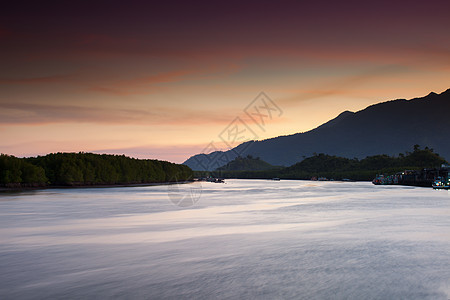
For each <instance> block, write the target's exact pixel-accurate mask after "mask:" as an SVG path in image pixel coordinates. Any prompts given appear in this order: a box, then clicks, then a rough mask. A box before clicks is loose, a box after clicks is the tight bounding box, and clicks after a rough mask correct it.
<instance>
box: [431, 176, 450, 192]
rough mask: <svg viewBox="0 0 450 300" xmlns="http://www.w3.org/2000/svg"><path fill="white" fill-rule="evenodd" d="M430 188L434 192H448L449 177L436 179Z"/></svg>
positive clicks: (449, 186)
mask: <svg viewBox="0 0 450 300" xmlns="http://www.w3.org/2000/svg"><path fill="white" fill-rule="evenodd" d="M432 187H433V189H435V190H448V189H449V188H450V176H448V177H447V178H444V177H440V176H439V177H436V179H435V180H434V181H433V183H432Z"/></svg>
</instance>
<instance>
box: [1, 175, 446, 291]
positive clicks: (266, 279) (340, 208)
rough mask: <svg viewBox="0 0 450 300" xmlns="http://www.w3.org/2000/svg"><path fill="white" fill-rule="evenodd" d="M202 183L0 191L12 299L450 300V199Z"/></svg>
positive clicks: (387, 190) (367, 187) (421, 193)
mask: <svg viewBox="0 0 450 300" xmlns="http://www.w3.org/2000/svg"><path fill="white" fill-rule="evenodd" d="M200 185H201V188H202V194H201V199H200V200H199V202H198V203H196V204H195V205H194V206H191V207H185V208H183V207H178V206H175V205H173V203H172V202H171V201H170V199H169V197H168V187H167V186H151V187H130V188H92V189H53V190H41V191H32V192H25V193H18V194H0V299H49V298H52V299H80V298H88V299H89V298H98V299H104V298H108V297H114V298H130V299H133V298H136V299H180V298H185V299H187V298H189V299H211V298H214V299H216V298H219V299H237V298H240V299H250V298H252V299H253V298H262V299H312V298H314V299H394V298H395V299H449V298H450V195H449V192H447V191H434V190H432V189H426V188H415V187H398V186H390V187H382V186H373V185H372V184H370V183H352V182H346V183H342V182H308V181H279V182H276V181H265V180H246V181H245V180H228V181H227V183H226V184H217V183H201V184H200V183H195V184H186V185H182V186H181V189H182V190H183V191H185V192H186V193H189V191H191V190H192V189H193V188H194V189H197V188H200ZM197 191H198V190H197Z"/></svg>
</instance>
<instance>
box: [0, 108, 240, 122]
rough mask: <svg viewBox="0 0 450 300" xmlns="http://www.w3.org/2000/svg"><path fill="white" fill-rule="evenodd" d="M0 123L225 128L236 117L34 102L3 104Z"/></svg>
mask: <svg viewBox="0 0 450 300" xmlns="http://www.w3.org/2000/svg"><path fill="white" fill-rule="evenodd" d="M0 108H1V110H0V124H3V125H12V124H15V125H26V124H38V125H42V124H55V123H96V124H134V125H180V126H181V125H203V124H216V125H217V124H219V125H226V124H228V122H230V120H232V119H233V117H234V116H233V115H231V114H225V113H223V112H220V111H202V110H195V111H192V110H191V111H190V110H186V109H184V108H176V109H175V108H164V107H160V108H155V109H152V110H149V109H144V108H143V109H139V110H138V109H123V108H98V107H83V106H74V105H47V104H33V103H0Z"/></svg>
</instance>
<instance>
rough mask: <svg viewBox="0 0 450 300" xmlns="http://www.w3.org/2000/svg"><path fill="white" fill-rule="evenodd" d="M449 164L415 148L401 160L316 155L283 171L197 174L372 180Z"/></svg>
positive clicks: (425, 150)
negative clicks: (384, 175) (385, 175)
mask: <svg viewBox="0 0 450 300" xmlns="http://www.w3.org/2000/svg"><path fill="white" fill-rule="evenodd" d="M444 163H447V161H446V160H445V159H444V158H442V157H441V156H439V154H437V153H435V152H434V150H433V149H431V148H428V147H425V149H420V146H419V145H415V146H414V150H413V152H406V153H404V154H403V153H400V154H399V155H398V156H389V155H385V154H383V155H374V156H368V157H366V158H364V159H357V158H353V159H350V158H344V157H338V156H334V155H327V154H323V153H320V154H315V155H314V156H311V157H308V158H305V159H304V160H302V161H301V162H299V163H296V164H294V165H292V166H290V167H286V168H282V169H271V170H262V171H249V170H239V171H227V170H216V171H214V172H195V176H197V177H206V176H208V175H212V176H215V177H221V178H253V179H267V178H274V177H278V178H283V179H311V178H312V177H317V178H319V177H326V178H328V179H336V180H340V179H351V180H372V179H373V178H374V177H375V176H376V175H377V174H395V173H397V172H401V171H404V170H421V169H423V168H437V167H440V166H441V165H442V164H444Z"/></svg>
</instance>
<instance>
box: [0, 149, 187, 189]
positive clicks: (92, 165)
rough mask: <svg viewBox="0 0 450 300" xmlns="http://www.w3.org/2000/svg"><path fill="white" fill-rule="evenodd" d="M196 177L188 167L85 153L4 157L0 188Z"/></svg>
mask: <svg viewBox="0 0 450 300" xmlns="http://www.w3.org/2000/svg"><path fill="white" fill-rule="evenodd" d="M192 175H193V174H192V170H191V169H190V168H189V167H187V166H185V165H178V164H174V163H170V162H166V161H159V160H150V159H145V160H142V159H135V158H130V157H126V156H124V155H107V154H101V155H100V154H93V153H82V152H80V153H54V154H48V155H46V156H38V157H31V158H17V157H14V156H10V155H5V154H1V155H0V185H2V186H5V187H26V186H36V187H37V186H47V185H50V186H54V185H57V186H80V185H111V184H138V183H160V182H168V181H184V180H188V179H190V178H192Z"/></svg>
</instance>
